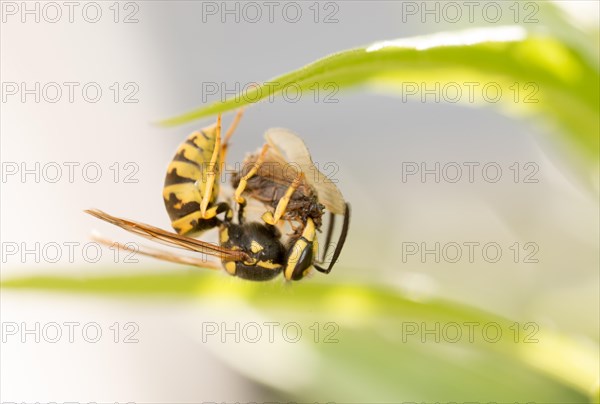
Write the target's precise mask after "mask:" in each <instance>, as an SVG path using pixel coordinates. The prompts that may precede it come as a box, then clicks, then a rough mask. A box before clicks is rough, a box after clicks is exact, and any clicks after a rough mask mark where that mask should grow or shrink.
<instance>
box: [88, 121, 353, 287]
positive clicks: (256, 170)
mask: <svg viewBox="0 0 600 404" xmlns="http://www.w3.org/2000/svg"><path fill="white" fill-rule="evenodd" d="M241 116H242V111H239V112H238V114H237V115H236V117H235V119H234V122H233V123H232V125H231V127H230V128H229V130H228V131H227V133H226V135H225V137H224V140H223V141H222V140H221V116H220V115H219V117H218V119H217V123H216V124H214V125H211V126H209V127H206V128H203V129H202V130H200V131H197V132H194V133H192V134H191V135H189V136H188V137H187V139H186V140H185V141H184V142H183V143H182V144H181V145H180V146H179V147H178V148H177V152H176V153H175V156H174V157H173V160H172V161H171V162H170V164H169V167H168V169H167V174H166V178H165V185H164V188H163V199H164V202H165V207H166V210H167V213H168V214H169V217H170V219H171V225H172V227H173V229H174V230H175V231H176V233H172V232H169V231H165V230H162V229H160V228H157V227H154V226H151V225H148V224H144V223H140V222H136V221H132V220H127V219H122V218H118V217H115V216H111V215H109V214H107V213H105V212H102V211H100V210H97V209H92V210H86V212H87V213H89V214H91V215H92V216H95V217H97V218H99V219H101V220H104V221H106V222H109V223H111V224H114V225H116V226H119V227H121V228H123V229H125V230H127V231H129V232H131V233H134V234H137V235H139V236H142V237H145V238H148V239H151V240H154V241H158V242H161V243H163V244H167V245H169V246H172V247H178V248H182V249H185V250H189V251H193V252H199V253H202V254H207V255H211V256H215V257H218V258H220V260H221V263H222V266H223V267H224V268H225V270H226V271H227V272H228V273H229V274H230V275H233V276H237V277H240V278H243V279H248V280H255V281H264V280H270V279H273V278H274V277H276V276H277V275H279V274H280V273H281V272H283V274H284V277H285V278H286V279H287V280H300V279H302V278H303V277H304V276H306V274H307V273H308V272H309V270H310V268H311V266H313V264H315V261H316V257H317V252H318V242H317V236H316V232H317V231H318V230H319V229H320V226H321V216H322V215H323V209H324V208H327V209H328V210H329V211H330V214H331V215H332V217H333V215H334V214H343V215H344V225H343V228H342V232H341V235H340V239H339V241H338V245H337V246H336V250H335V252H334V255H333V259H332V260H331V262H330V264H329V266H328V268H327V269H324V268H321V267H320V266H318V265H316V264H315V265H314V266H315V268H317V270H319V271H321V272H324V273H328V272H329V271H331V268H332V267H333V264H334V263H335V261H336V260H337V258H338V257H339V254H340V252H341V249H342V247H343V244H344V241H345V238H346V234H347V232H348V225H349V206H348V204H346V203H345V202H344V200H343V198H342V196H341V193H340V192H339V190H338V189H337V187H335V185H333V183H331V182H327V181H324V180H323V179H325V176H324V175H323V174H321V173H320V172H318V170H316V171H317V172H318V174H317V176H316V177H315V178H317V179H320V180H322V181H310V180H308V176H307V175H305V173H304V169H309V168H311V167H312V168H313V169H314V164H313V163H312V160H311V158H310V154H308V150H307V149H306V146H304V143H303V142H302V140H301V139H300V138H298V137H297V136H296V135H294V134H292V133H291V132H289V131H285V130H281V129H275V130H270V131H268V132H267V135H266V137H267V144H265V146H264V147H263V149H262V152H261V153H259V154H256V155H253V156H254V157H253V156H250V157H249V158H248V159H247V163H248V164H250V165H251V170H250V171H249V172H248V173H245V174H243V173H242V172H239V173H236V174H234V176H233V182H234V183H236V185H235V187H236V191H235V200H236V201H237V202H238V204H239V206H238V215H237V216H238V218H237V221H238V223H234V220H233V217H234V211H233V209H232V208H231V206H230V205H229V203H227V202H222V201H221V202H219V201H218V196H219V187H220V183H219V181H217V178H218V177H219V173H220V171H221V169H222V167H223V164H224V161H225V158H226V154H227V150H228V144H229V139H230V137H231V135H232V134H233V132H234V130H235V129H236V127H237V125H238V123H239V121H240V119H241ZM253 158H254V161H253V160H252V159H253ZM265 161H266V162H267V163H272V162H276V163H277V164H276V166H279V167H280V168H281V169H283V168H284V167H290V163H291V162H294V163H296V164H295V166H296V167H298V168H295V169H294V170H295V171H294V178H293V179H292V180H291V181H289V180H287V176H286V175H283V174H282V173H280V172H278V171H277V170H275V171H274V172H273V173H266V172H265V171H264V168H265V167H267V166H269V164H265ZM243 195H246V196H247V197H248V198H252V199H255V200H257V201H260V202H263V203H265V204H270V205H271V206H275V210H274V212H271V210H268V211H267V212H265V214H264V215H263V216H262V218H263V221H264V223H261V222H258V221H252V222H247V221H246V217H245V213H244V208H245V207H246V199H245V198H244V196H243ZM267 196H268V197H267ZM220 216H222V218H221V217H220ZM280 219H283V220H286V221H289V222H290V223H292V222H293V223H295V224H296V226H295V227H294V226H292V228H293V232H292V234H291V235H289V237H288V239H287V241H285V244H284V240H283V236H282V232H281V230H280V228H281V227H283V226H282V224H283V223H280ZM333 222H334V221H333V220H330V227H329V230H328V233H327V242H326V249H325V254H324V255H326V253H327V246H328V245H329V242H330V239H331V235H332V229H333ZM215 227H218V228H219V244H220V245H215V244H212V243H208V242H205V241H201V240H198V239H196V238H193V237H191V236H192V235H193V236H198V235H200V234H202V233H203V232H205V231H206V230H208V229H211V228H215ZM98 240H99V241H101V242H103V243H105V244H111V242H110V241H108V240H104V239H100V238H98ZM117 245H118V244H117ZM119 247H120V248H125V249H130V248H128V247H124V246H119ZM136 252H138V253H140V254H142V255H147V256H151V257H154V258H158V259H161V260H165V261H169V262H174V263H178V264H186V265H192V266H197V267H202V268H210V269H219V266H218V265H217V264H216V263H212V262H207V261H206V260H204V259H203V258H200V257H189V256H182V255H177V254H172V253H170V252H166V251H162V250H156V249H152V248H147V247H145V248H143V249H139V250H136Z"/></svg>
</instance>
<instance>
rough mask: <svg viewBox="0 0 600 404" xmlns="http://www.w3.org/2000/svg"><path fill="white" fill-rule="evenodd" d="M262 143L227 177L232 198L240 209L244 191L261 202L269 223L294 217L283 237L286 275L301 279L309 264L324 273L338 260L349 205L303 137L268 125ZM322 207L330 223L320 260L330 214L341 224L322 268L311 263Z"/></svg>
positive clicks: (290, 277)
mask: <svg viewBox="0 0 600 404" xmlns="http://www.w3.org/2000/svg"><path fill="white" fill-rule="evenodd" d="M265 139H266V143H265V145H264V146H263V147H262V149H261V150H260V151H259V152H256V153H254V154H251V155H249V156H248V157H246V159H245V160H244V164H243V166H244V167H251V169H250V170H249V171H248V172H247V173H246V174H244V173H243V170H242V171H239V172H237V173H235V174H234V175H233V177H232V185H233V187H234V188H235V199H236V201H237V202H238V204H239V205H240V212H243V208H244V206H245V205H246V198H244V195H245V196H247V197H249V198H252V199H254V200H257V201H260V202H262V203H263V204H264V205H265V206H267V208H268V209H269V210H267V211H266V212H265V213H264V214H263V215H262V219H263V221H264V222H265V223H267V224H270V225H273V226H274V225H277V224H278V223H279V221H280V220H285V221H288V222H290V224H291V223H292V222H295V223H297V224H298V226H296V227H294V226H293V225H292V229H293V233H292V234H291V235H290V237H289V239H288V241H287V251H288V253H287V255H288V258H287V260H286V266H285V268H284V274H285V277H286V279H294V280H298V279H302V277H304V276H305V275H306V273H307V271H308V270H309V269H310V267H311V266H314V267H315V268H316V269H317V270H318V271H319V272H322V273H329V272H330V271H331V269H332V268H333V265H334V264H335V262H336V261H337V259H338V257H339V255H340V252H341V250H342V247H343V246H344V242H345V240H346V235H347V233H348V226H349V220H350V206H349V204H347V203H346V202H345V201H344V198H343V196H342V193H341V192H340V190H339V189H338V188H337V187H336V186H335V184H334V183H333V182H332V181H331V180H330V179H329V178H327V177H326V176H325V175H324V174H323V173H321V172H320V171H319V170H318V168H317V167H316V166H315V164H314V163H313V161H312V158H311V156H310V153H309V151H308V149H307V147H306V145H305V144H304V141H302V139H301V138H300V137H298V136H297V135H296V134H294V133H293V132H291V131H289V130H287V129H283V128H273V129H269V130H268V131H267V132H266V133H265ZM324 209H327V210H328V211H329V217H330V219H329V227H328V230H327V238H326V241H325V249H324V253H323V257H322V258H321V262H323V261H324V260H325V258H326V257H327V251H328V249H329V244H330V242H331V237H332V234H333V228H334V224H335V215H343V216H344V224H343V226H342V231H341V234H340V237H339V239H338V242H337V245H336V249H335V251H334V254H333V257H332V259H331V261H330V263H329V266H328V267H327V268H323V267H321V266H319V265H318V263H316V261H317V256H318V242H317V239H316V232H317V231H320V229H321V225H322V216H323V211H324Z"/></svg>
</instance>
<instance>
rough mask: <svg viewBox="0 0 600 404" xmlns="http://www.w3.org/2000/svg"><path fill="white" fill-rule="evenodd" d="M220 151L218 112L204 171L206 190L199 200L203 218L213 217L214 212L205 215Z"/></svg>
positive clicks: (219, 119) (219, 118) (219, 120)
mask: <svg viewBox="0 0 600 404" xmlns="http://www.w3.org/2000/svg"><path fill="white" fill-rule="evenodd" d="M220 152H221V114H219V117H218V118H217V134H216V138H215V148H214V150H213V154H212V157H211V159H210V163H209V166H208V170H207V173H206V187H205V188H204V189H205V190H206V192H205V193H204V195H203V196H202V201H201V202H200V216H201V217H202V218H203V219H210V218H211V217H214V214H213V216H209V215H207V211H206V209H207V208H208V204H209V202H210V198H211V196H212V191H213V187H214V185H215V178H216V176H217V173H216V171H217V170H218V168H219V167H217V165H218V159H219V155H220ZM212 213H213V212H211V214H212Z"/></svg>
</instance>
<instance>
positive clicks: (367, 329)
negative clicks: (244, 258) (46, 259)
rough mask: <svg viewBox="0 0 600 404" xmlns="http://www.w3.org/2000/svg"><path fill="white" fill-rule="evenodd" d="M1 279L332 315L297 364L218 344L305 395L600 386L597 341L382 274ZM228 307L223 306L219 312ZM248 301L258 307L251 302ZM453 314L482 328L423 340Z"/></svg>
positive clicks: (258, 375)
mask: <svg viewBox="0 0 600 404" xmlns="http://www.w3.org/2000/svg"><path fill="white" fill-rule="evenodd" d="M0 286H1V287H2V288H3V289H5V290H6V289H21V290H23V289H25V290H31V289H33V290H44V291H57V292H63V293H64V292H69V293H83V294H98V295H106V296H112V297H119V296H122V297H128V298H131V297H132V296H138V297H145V298H151V297H154V296H172V297H178V298H194V299H202V306H206V307H210V308H211V309H210V311H211V312H214V313H216V314H217V315H223V316H229V318H230V317H232V316H233V317H234V318H236V319H237V320H236V321H245V322H248V321H253V320H252V313H256V312H258V313H261V316H262V318H263V319H264V318H265V316H266V317H267V318H268V319H272V320H279V321H283V322H290V321H294V322H297V323H298V324H301V325H302V329H303V330H305V331H307V330H309V329H310V327H311V325H314V323H315V322H318V323H319V324H321V325H324V324H326V323H328V322H334V323H335V324H337V325H338V326H339V330H338V332H337V333H336V334H335V335H334V336H333V337H334V340H337V342H336V341H333V343H323V339H324V337H325V335H326V334H328V333H327V332H326V331H327V330H325V329H324V328H321V332H322V334H321V335H322V336H321V337H320V338H319V341H318V342H313V341H312V340H311V338H308V341H306V340H303V341H302V342H303V344H301V345H297V346H295V345H294V346H290V347H287V348H286V350H283V351H281V352H279V351H277V352H278V355H279V356H278V359H277V360H279V361H283V363H284V366H286V367H289V369H290V370H292V371H293V372H292V374H279V373H276V374H274V375H271V376H270V377H268V378H264V377H263V376H264V374H265V373H264V372H259V371H258V370H259V369H260V366H262V365H260V366H259V365H258V364H253V365H252V366H248V357H247V356H241V355H239V352H240V351H238V350H237V349H242V350H243V352H246V353H248V352H257V355H259V356H260V355H265V354H266V353H267V352H269V351H270V350H271V349H274V348H275V347H273V346H270V345H267V346H263V347H261V349H260V350H258V351H257V349H256V346H253V345H252V344H250V346H248V347H247V349H246V350H244V347H239V346H236V347H235V349H231V348H232V347H230V346H229V345H223V344H217V346H216V347H215V346H213V348H214V349H215V351H216V353H217V355H218V356H220V357H221V358H222V359H223V360H225V361H226V362H227V363H229V364H230V365H231V366H232V367H234V368H235V369H237V370H238V371H240V372H241V373H244V374H245V375H246V376H247V377H249V378H251V379H254V380H256V381H258V382H260V383H263V384H265V385H267V386H269V387H271V388H274V389H277V390H280V391H281V392H282V393H285V394H286V395H288V396H289V395H292V396H294V397H297V398H298V400H302V401H315V400H316V401H328V400H336V401H338V402H339V401H343V402H366V401H377V402H386V401H397V400H398V398H399V397H401V398H402V399H403V400H404V401H406V400H428V401H443V402H448V401H485V402H488V401H496V402H509V401H521V402H523V401H536V402H565V403H568V402H582V401H584V400H592V398H593V397H594V395H595V394H597V377H598V374H597V371H598V349H597V347H593V346H587V345H585V344H582V343H580V342H577V341H576V340H574V339H572V338H570V337H569V336H567V335H563V334H560V333H558V332H555V331H551V330H548V329H543V328H542V329H539V330H535V329H533V330H532V329H530V328H528V327H526V325H525V324H523V323H520V324H517V325H515V322H514V321H511V320H508V319H506V318H503V317H501V316H497V315H493V314H490V313H486V312H484V311H481V310H478V309H474V308H470V307H466V306H463V305H459V304H455V303H451V302H447V301H442V300H422V301H416V300H411V299H409V298H407V297H405V296H402V295H400V294H399V293H398V291H396V290H394V289H391V288H387V287H383V286H380V285H375V284H330V283H320V282H318V281H315V280H308V281H304V282H298V283H294V284H291V285H289V284H288V285H282V284H280V283H276V282H271V283H254V282H248V281H243V280H238V279H236V278H225V277H224V275H223V274H214V273H199V272H176V271H174V272H170V273H168V274H167V273H164V274H162V273H159V274H145V275H128V276H103V277H90V278H79V279H75V278H68V277H58V276H33V277H27V278H15V279H9V280H5V281H3V282H2V283H1V284H0ZM213 307H214V309H213ZM219 307H221V308H223V307H225V308H226V309H222V310H223V311H222V313H221V314H219V311H218V310H219ZM232 307H233V308H234V309H231V308H232ZM245 307H247V308H252V311H251V312H250V314H248V312H247V311H245V310H247V309H244V308H245ZM236 316H237V317H236ZM224 318H225V317H224ZM257 321H258V320H257ZM451 323H452V324H457V325H459V326H460V327H461V328H462V329H463V331H464V330H465V328H464V324H476V325H474V326H473V327H475V328H473V330H477V331H476V333H474V334H473V338H471V337H469V336H468V335H466V334H464V335H463V336H462V337H461V338H460V339H459V340H458V341H456V342H448V341H445V340H444V339H443V338H442V340H441V341H439V342H437V341H435V337H434V336H431V335H429V337H426V341H425V342H422V341H421V338H422V333H419V334H411V333H410V332H409V331H410V329H411V328H410V327H413V328H414V327H417V328H419V329H422V330H424V329H429V330H432V329H435V327H438V329H439V330H442V329H444V328H443V327H446V326H447V325H448V324H451ZM436 324H437V326H436ZM487 324H494V326H493V327H492V328H494V329H495V328H498V327H499V328H500V329H501V330H502V337H501V338H500V339H499V340H498V341H496V342H492V340H493V339H495V338H494V335H495V332H494V330H492V331H491V332H489V336H490V337H489V338H484V337H483V334H482V328H483V327H484V326H485V325H487ZM452 327H454V328H455V326H451V328H452ZM454 328H452V329H454ZM532 331H535V332H534V333H533V335H532ZM434 334H435V333H434ZM438 334H439V332H438ZM448 335H449V337H448V338H450V339H452V338H454V337H453V336H454V335H455V333H454V332H450V331H448ZM515 339H516V341H517V342H515ZM526 340H530V342H529V343H526V342H525V341H526ZM209 348H210V346H209ZM299 352H300V353H299ZM311 355H313V356H315V357H316V358H318V360H316V361H315V362H314V364H313V365H314V366H312V367H311V372H310V374H306V375H303V374H302V372H303V371H305V370H304V369H303V367H302V366H295V364H297V363H298V361H300V360H301V359H299V358H302V357H305V356H306V357H310V356H311ZM288 362H289V363H288ZM265 366H266V365H265ZM277 376H279V378H277ZM301 376H302V377H303V378H307V379H306V381H305V382H304V384H303V385H302V386H301V387H302V388H298V387H297V386H296V388H292V387H290V386H292V385H294V383H290V380H289V377H296V378H300V377H301ZM595 389H596V390H595Z"/></svg>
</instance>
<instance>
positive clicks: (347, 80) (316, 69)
mask: <svg viewBox="0 0 600 404" xmlns="http://www.w3.org/2000/svg"><path fill="white" fill-rule="evenodd" d="M581 49H582V47H578V48H576V47H572V46H571V45H570V43H567V42H564V41H561V40H559V39H557V38H555V37H553V36H550V35H548V34H545V33H536V32H527V31H526V30H525V29H524V28H522V27H519V26H505V27H496V28H492V29H489V28H488V29H483V28H482V29H471V30H466V31H461V32H455V33H438V34H434V35H429V36H422V37H415V38H406V39H399V40H394V41H384V42H379V43H376V44H373V45H370V46H366V47H362V48H356V49H350V50H346V51H343V52H339V53H335V54H333V55H330V56H327V57H325V58H323V59H321V60H318V61H316V62H314V63H311V64H308V65H306V66H304V67H302V68H300V69H297V70H294V71H292V72H290V73H287V74H284V75H281V76H279V77H276V78H273V79H271V80H268V81H266V82H264V83H262V84H261V85H257V86H255V87H252V88H249V89H247V91H245V92H243V93H241V94H238V95H236V96H234V97H231V98H229V99H227V100H225V101H224V102H215V103H212V104H209V105H206V106H203V107H200V108H198V109H194V110H192V111H189V112H186V113H184V114H182V115H179V116H175V117H173V118H169V119H166V120H164V121H162V122H161V124H163V125H169V126H170V125H179V124H183V123H186V122H190V121H193V120H196V119H200V118H204V117H208V116H211V115H214V114H217V113H221V112H226V111H230V110H233V109H236V108H239V107H242V106H246V105H250V104H253V103H255V102H259V101H262V100H265V99H272V98H273V97H277V96H280V95H281V94H282V91H302V92H303V93H304V94H309V93H310V94H312V92H311V91H315V89H316V88H317V87H318V88H319V89H320V91H323V92H324V93H328V92H331V91H332V89H347V88H351V87H354V86H359V85H362V86H367V87H368V88H371V89H375V90H379V91H386V92H391V93H393V94H398V95H403V96H404V97H405V98H406V99H407V100H420V98H418V95H417V97H415V96H411V97H408V96H407V92H410V91H412V88H413V87H411V86H412V84H411V83H416V84H417V85H421V84H422V85H421V87H423V86H425V87H426V88H433V86H435V85H436V83H439V84H437V85H439V86H440V88H447V89H448V91H451V90H452V88H450V87H444V86H454V85H455V84H458V86H459V87H461V91H463V92H466V93H464V94H463V95H462V96H461V97H460V100H461V101H462V102H467V103H469V104H471V105H478V106H492V107H500V108H502V109H503V110H504V111H507V112H508V113H511V114H517V115H523V114H531V113H535V114H536V116H539V117H542V118H544V120H542V121H541V122H542V123H544V124H546V123H550V124H554V125H556V126H557V127H558V128H559V129H560V132H562V133H564V134H566V138H567V139H568V140H569V141H572V142H573V143H574V144H576V145H577V146H578V147H579V149H580V150H582V151H583V152H584V154H585V155H587V156H588V157H589V158H590V159H592V160H593V161H597V160H598V153H597V151H598V146H599V143H598V133H599V131H600V124H599V114H598V111H599V107H600V103H599V85H600V76H599V72H598V68H597V64H594V63H592V62H591V61H590V57H589V55H588V54H586V55H584V54H582V51H581ZM465 83H474V84H465ZM469 86H471V87H469ZM486 86H487V87H486ZM471 89H473V91H472V90H471ZM484 89H485V90H484ZM497 89H500V91H501V94H502V95H501V96H500V98H499V101H497V102H492V101H494V100H495V99H496V98H497V97H496V95H495V91H496V90H497ZM470 91H472V93H473V95H474V96H473V97H470V95H469V94H470V93H469V92H470ZM453 97H454V96H450V98H453Z"/></svg>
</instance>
